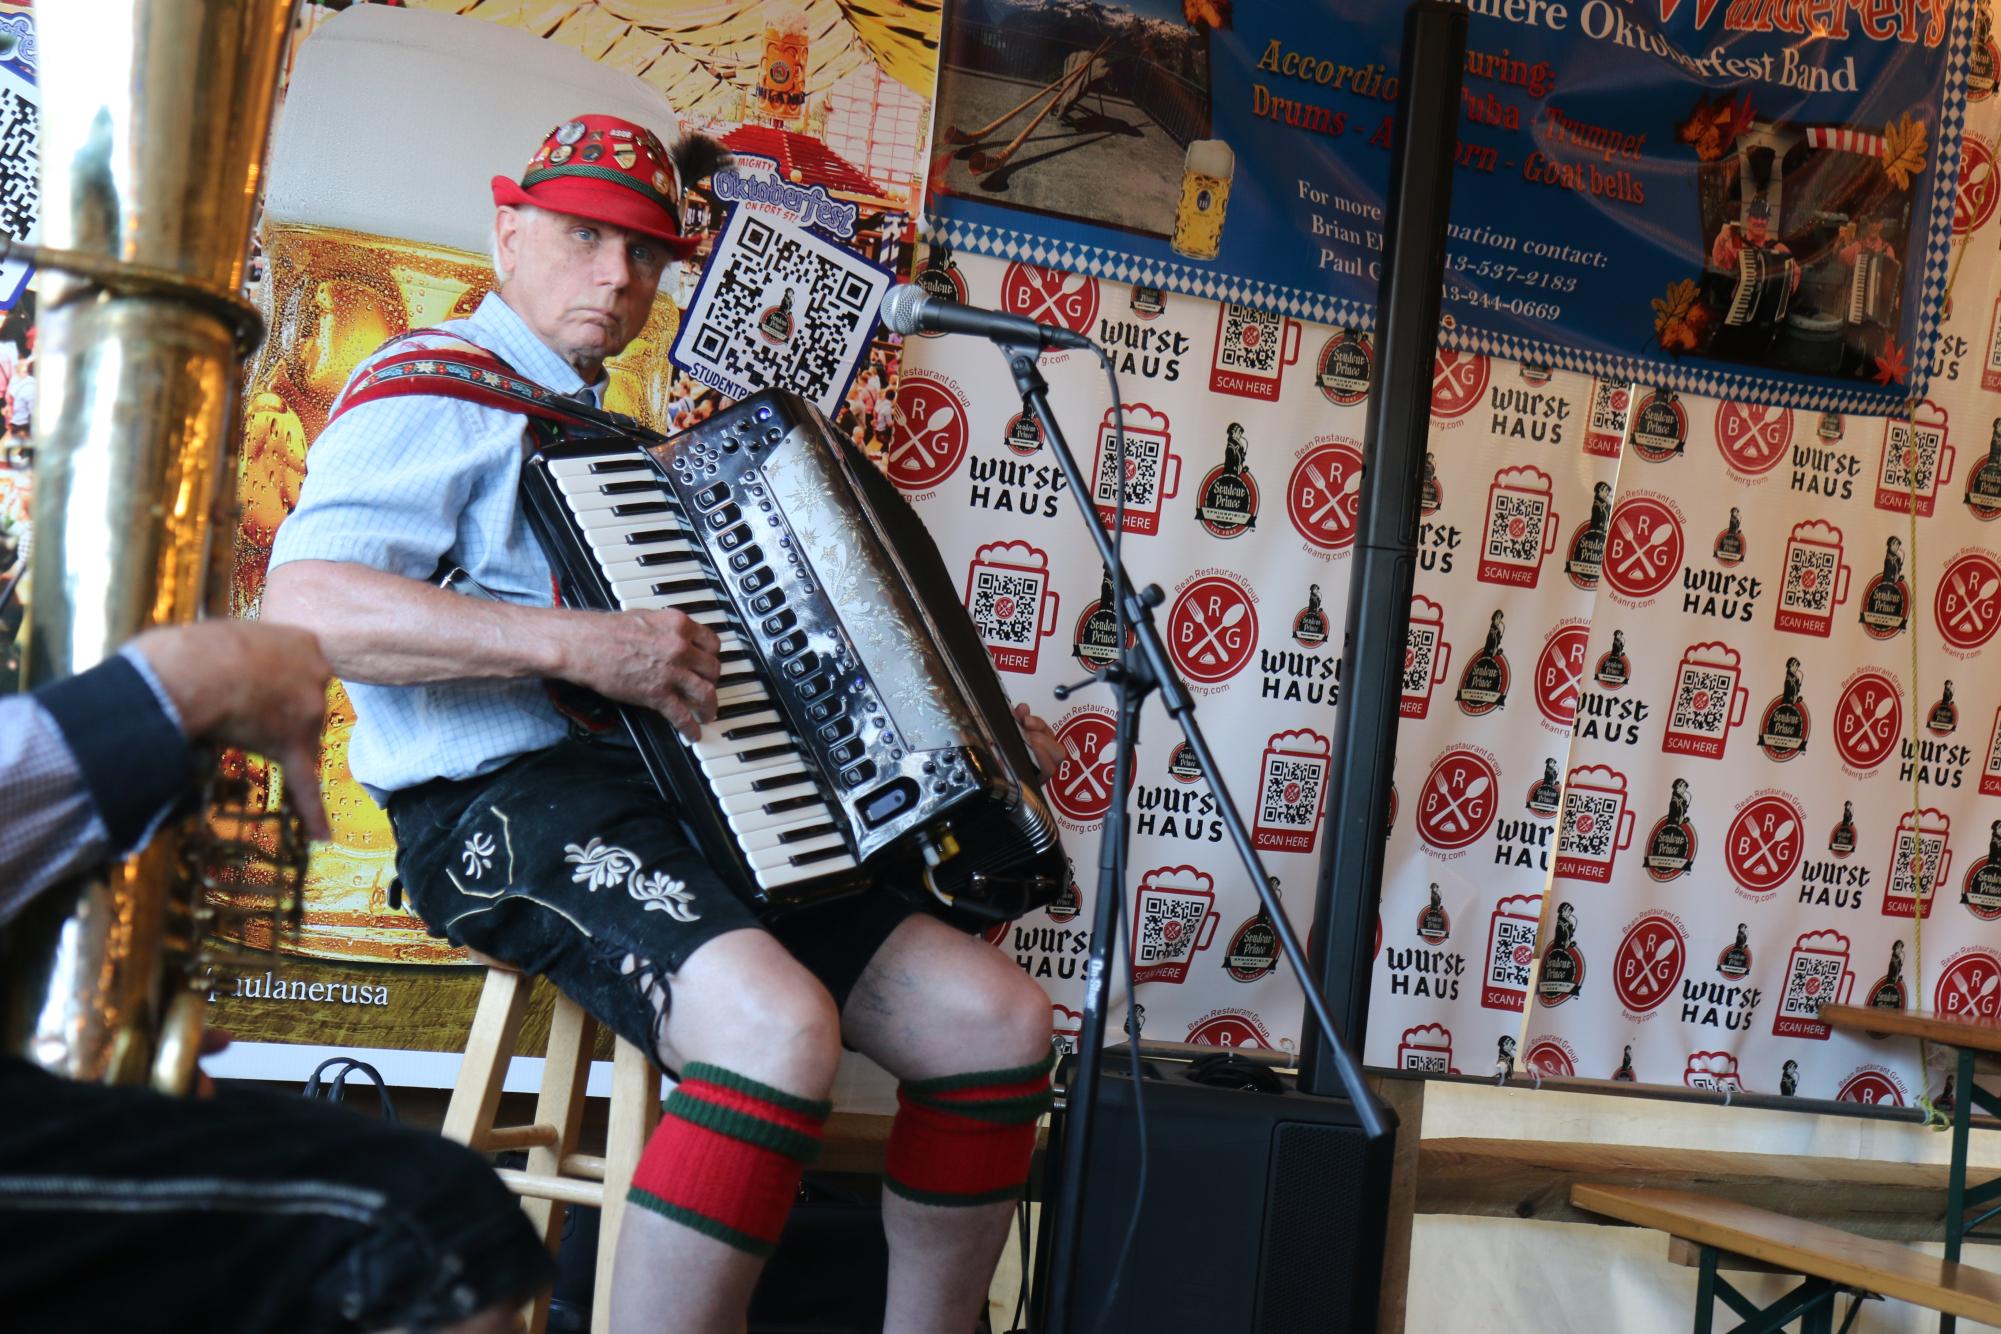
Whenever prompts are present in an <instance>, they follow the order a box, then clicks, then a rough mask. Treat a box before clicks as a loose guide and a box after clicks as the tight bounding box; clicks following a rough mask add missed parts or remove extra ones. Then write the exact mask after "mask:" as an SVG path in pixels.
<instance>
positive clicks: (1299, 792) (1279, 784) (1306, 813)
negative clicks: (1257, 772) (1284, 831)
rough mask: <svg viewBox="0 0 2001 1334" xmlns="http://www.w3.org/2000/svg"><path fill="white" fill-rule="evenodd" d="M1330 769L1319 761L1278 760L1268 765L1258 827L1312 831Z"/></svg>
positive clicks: (1259, 801) (1273, 760)
mask: <svg viewBox="0 0 2001 1334" xmlns="http://www.w3.org/2000/svg"><path fill="white" fill-rule="evenodd" d="M1326 772H1327V766H1326V765H1324V764H1322V763H1320V762H1318V761H1315V760H1288V759H1285V758H1283V757H1279V756H1274V757H1273V758H1272V759H1270V760H1268V761H1267V762H1266V763H1265V785H1264V792H1263V794H1262V795H1261V796H1260V797H1259V799H1258V823H1259V824H1261V825H1283V826H1288V827H1290V828H1293V829H1311V828H1312V827H1313V820H1314V816H1315V814H1316V812H1318V811H1319V809H1320V783H1321V780H1322V778H1323V777H1325V775H1326Z"/></svg>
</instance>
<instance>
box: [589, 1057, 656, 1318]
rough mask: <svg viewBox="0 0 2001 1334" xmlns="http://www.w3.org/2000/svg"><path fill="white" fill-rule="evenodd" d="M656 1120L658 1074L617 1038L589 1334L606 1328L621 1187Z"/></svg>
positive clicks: (629, 1177) (620, 1217) (627, 1181)
mask: <svg viewBox="0 0 2001 1334" xmlns="http://www.w3.org/2000/svg"><path fill="white" fill-rule="evenodd" d="M659 1122H660V1072H659V1071H658V1070H656V1069H654V1068H653V1062H652V1061H650V1060H648V1059H647V1057H646V1053H645V1052H642V1051H641V1050H639V1048H637V1047H635V1046H633V1045H632V1044H631V1043H629V1042H626V1041H623V1040H620V1041H619V1042H618V1043H617V1044H616V1046H615V1047H614V1049H613V1052H612V1061H611V1126H610V1129H609V1130H608V1131H607V1133H606V1135H605V1151H604V1207H603V1211H602V1212H601V1213H600V1214H599V1216H598V1271H597V1275H596V1283H595V1293H594V1295H593V1297H592V1299H591V1334H608V1332H609V1331H610V1329H611V1271H612V1267H613V1265H614V1264H615V1263H616V1261H617V1258H618V1231H619V1225H620V1224H621V1223H622V1222H624V1220H625V1191H626V1188H627V1187H628V1186H630V1185H631V1184H632V1174H633V1172H634V1171H635V1170H637V1169H638V1167H639V1155H640V1152H641V1151H642V1150H643V1149H645V1147H646V1140H647V1137H648V1136H650V1135H651V1134H652V1133H653V1127H654V1126H656V1125H658V1124H659Z"/></svg>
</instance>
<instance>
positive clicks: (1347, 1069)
mask: <svg viewBox="0 0 2001 1334" xmlns="http://www.w3.org/2000/svg"><path fill="white" fill-rule="evenodd" d="M999 346H1000V349H1001V351H1002V352H1003V353H1004V354H1005V355H1006V357H1007V365H1008V370H1009V371H1010V372H1012V373H1013V375H1014V383H1015V387H1016V388H1017V389H1019V390H1020V391H1021V395H1022V398H1023V400H1024V401H1025V402H1026V403H1028V404H1029V405H1030V406H1031V407H1032V408H1033V409H1034V411H1035V416H1036V419H1037V420H1038V421H1040V422H1041V423H1042V430H1043V438H1044V439H1045V440H1047V441H1048V443H1049V448H1050V452H1051V453H1052V454H1053V455H1054V457H1055V459H1056V462H1057V465H1058V466H1059V467H1060V468H1062V470H1063V478H1064V481H1065V482H1067V483H1068V484H1069V487H1070V494H1071V495H1072V496H1073V497H1074V498H1075V499H1076V501H1077V504H1078V505H1079V506H1080V507H1081V508H1082V510H1083V512H1084V526H1085V527H1086V528H1088V529H1089V530H1090V533H1091V540H1092V541H1093V542H1095V543H1096V544H1097V547H1098V557H1099V559H1100V560H1102V561H1103V562H1104V566H1105V569H1106V570H1108V571H1109V572H1110V573H1111V576H1112V587H1113V590H1114V593H1113V595H1114V597H1115V598H1116V599H1117V601H1118V605H1119V606H1120V608H1121V609H1122V610H1123V612H1124V620H1125V623H1126V625H1127V626H1128V627H1129V628H1130V629H1131V630H1132V632H1133V634H1134V637H1135V641H1136V642H1135V644H1134V646H1133V647H1134V648H1137V650H1138V652H1137V653H1135V652H1134V651H1133V649H1132V648H1127V647H1126V646H1125V645H1124V644H1123V642H1122V643H1121V645H1120V655H1119V659H1118V661H1117V662H1114V663H1111V664H1109V665H1107V666H1106V668H1105V670H1104V671H1103V673H1102V674H1101V675H1100V676H1099V678H1098V679H1099V680H1100V681H1102V682H1103V683H1104V684H1105V685H1106V686H1108V687H1110V688H1111V690H1112V692H1113V693H1114V695H1116V696H1117V698H1118V725H1117V733H1116V741H1115V743H1114V750H1113V759H1112V797H1111V806H1110V807H1109V808H1108V809H1107V811H1106V813H1105V832H1104V837H1103V839H1102V840H1101V841H1100V843H1099V845H1098V901H1097V904H1096V906H1095V910H1094V914H1093V917H1092V923H1091V949H1090V955H1089V958H1088V960H1087V962H1086V965H1085V970H1084V1021H1083V1030H1082V1032H1081V1033H1080V1034H1079V1035H1078V1038H1077V1058H1076V1061H1075V1062H1074V1063H1073V1065H1072V1066H1071V1076H1070V1081H1069V1083H1068V1084H1067V1085H1066V1087H1065V1089H1064V1129H1063V1166H1062V1178H1061V1180H1062V1188H1061V1191H1060V1193H1059V1195H1058V1199H1057V1205H1056V1209H1057V1213H1056V1226H1055V1230H1054V1232H1053V1234H1052V1238H1053V1240H1052V1247H1051V1250H1052V1253H1051V1256H1050V1269H1049V1281H1050V1292H1049V1300H1048V1302H1047V1303H1046V1304H1045V1311H1046V1314H1047V1323H1046V1325H1045V1328H1044V1331H1043V1334H1066V1332H1067V1331H1068V1329H1069V1325H1070V1305H1071V1292H1072V1291H1073V1289H1074V1287H1075V1281H1076V1257H1077V1238H1076V1227H1077V1220H1078V1219H1080V1218H1081V1217H1083V1201H1084V1178H1085V1166H1086V1164H1087V1163H1088V1161H1089V1160H1090V1156H1091V1132H1092V1129H1093V1126H1092V1121H1093V1119H1094V1112H1095V1108H1096V1102H1097V1097H1098V1082H1099V1071H1100V1067H1101V1066H1102V1064H1103V1061H1104V1046H1105V1019H1106V1015H1105V999H1106V988H1107V986H1108V985H1109V983H1110V981H1111V969H1112V963H1113V949H1112V943H1113V941H1114V940H1116V939H1117V936H1118V930H1119V923H1120V922H1121V920H1122V917H1123V909H1122V906H1121V905H1122V903H1123V899H1124V893H1125V885H1124V880H1123V875H1124V871H1125V864H1126V851H1127V848H1128V845H1129V844H1130V842H1131V839H1132V830H1131V827H1130V825H1129V824H1128V822H1127V819H1126V789H1127V785H1128V784H1129V782H1130V781H1131V778H1132V770H1133V748H1134V746H1135V745H1136V744H1137V743H1138V740H1139V716H1140V706H1141V705H1143V704H1144V703H1145V702H1146V697H1147V696H1148V695H1149V694H1151V693H1152V692H1153V691H1156V690H1158V691H1159V692H1160V698H1161V703H1162V704H1163V705H1164V706H1165V707H1166V709H1167V712H1168V714H1169V715H1170V716H1171V717H1173V719H1174V720H1175V721H1176V722H1178V723H1180V724H1181V734H1182V736H1183V737H1185V738H1186V739H1187V741H1188V747H1189V749H1190V750H1191V751H1192V752H1193V753H1194V755H1195V761H1196V764H1197V765H1198V766H1199V767H1200V769H1201V771H1202V776H1203V777H1204V778H1205V779H1207V780H1208V783H1209V790H1210V791H1211V792H1213V793H1214V794H1215V796H1216V801H1217V804H1218V806H1219V808H1220V813H1221V815H1222V818H1223V826H1224V828H1225V829H1227V830H1228V831H1229V835H1230V842H1231V843H1232V844H1233V845H1234V846H1235V848H1236V850H1237V856H1238V858H1239V859H1240V860H1241V861H1242V862H1243V865H1244V871H1245V873H1246V874H1247V875H1248V876H1249V877H1250V881H1251V886H1252V888H1254V889H1255V890H1256V891H1257V893H1258V897H1259V899H1260V900H1262V901H1263V903H1264V906H1265V911H1266V913H1267V914H1269V916H1270V918H1271V921H1272V925H1273V926H1274V927H1275V928H1276V929H1277V932H1278V939H1279V945H1280V947H1281V948H1282V949H1283V950H1284V951H1285V958H1286V962H1288V963H1290V964H1291V965H1292V971H1293V975H1294V976H1295V977H1297V978H1298V979H1299V983H1300V989H1301V990H1302V991H1304V992H1305V993H1306V1001H1307V1006H1308V1008H1309V1010H1310V1011H1311V1013H1312V1015H1313V1016H1314V1017H1315V1018H1316V1019H1318V1021H1319V1032H1320V1035H1321V1037H1322V1039H1323V1040H1324V1042H1325V1043H1326V1045H1327V1046H1328V1047H1329V1048H1330V1049H1331V1052H1332V1055H1333V1060H1334V1064H1335V1068H1336V1070H1337V1071H1338V1072H1339V1074H1340V1078H1341V1084H1342V1087H1343V1089H1344V1090H1345V1091H1346V1092H1347V1095H1348V1099H1349V1101H1350V1102H1352V1103H1353V1104H1354V1107H1355V1115H1356V1119H1357V1120H1358V1121H1359V1122H1360V1123H1361V1127H1362V1130H1363V1132H1364V1134H1366V1135H1367V1136H1368V1138H1369V1139H1370V1140H1372V1141H1373V1140H1379V1139H1381V1138H1383V1137H1384V1136H1386V1135H1390V1134H1393V1133H1394V1131H1395V1126H1396V1117H1395V1115H1394V1114H1393V1113H1391V1112H1390V1111H1389V1109H1388V1108H1386V1107H1384V1106H1383V1105H1382V1103H1381V1102H1380V1101H1378V1100H1377V1098H1376V1096H1375V1094H1374V1093H1372V1092H1371V1091H1370V1090H1369V1087H1368V1085H1367V1084H1366V1083H1364V1082H1363V1079H1362V1067H1361V1064H1360V1062H1359V1061H1357V1060H1356V1058H1355V1054H1354V1053H1353V1052H1352V1051H1350V1050H1349V1048H1348V1044H1347V1043H1346V1042H1345V1041H1343V1040H1342V1037H1341V1030H1340V1028H1339V1027H1338V1026H1337V1025H1336V1024H1335V1022H1334V1019H1333V1016H1332V1015H1331V1014H1330V1013H1329V1012H1328V1009H1327V1002H1326V1000H1325V998H1324V997H1322V996H1321V994H1320V992H1319V990H1318V989H1317V988H1316V987H1315V986H1314V984H1313V983H1314V978H1315V976H1316V975H1315V974H1314V973H1313V971H1312V970H1311V968H1310V967H1309V965H1308V963H1307V959H1306V953H1305V951H1304V950H1303V949H1302V948H1301V947H1300V943H1299V936H1298V934H1297V933H1296V932H1295V931H1294V930H1293V929H1292V923H1291V922H1290V921H1288V920H1287V918H1286V915H1285V908H1284V907H1283V905H1281V904H1280V903H1279V901H1278V895H1277V894H1276V893H1274V892H1273V891H1272V889H1271V885H1270V881H1269V880H1268V879H1267V877H1266V875H1265V871H1264V865H1263V861H1262V859H1261V858H1260V857H1259V856H1258V852H1257V848H1256V847H1255V846H1254V845H1253V844H1252V843H1251V836H1250V833H1249V831H1247V830H1246V829H1245V828H1244V817H1243V816H1242V815H1241V814H1240V813H1239V812H1238V810H1237V806H1236V803H1235V802H1234V801H1232V800H1231V798H1230V793H1229V789H1228V787H1227V786H1226V785H1225V784H1224V782H1223V775H1222V772H1221V771H1220V770H1219V769H1218V768H1217V767H1216V758H1215V756H1214V755H1213V754H1211V753H1210V750H1209V743H1208V742H1207V741H1206V740H1205V739H1204V738H1203V736H1202V729H1201V728H1200V727H1198V726H1197V725H1196V723H1195V701H1194V700H1193V699H1192V698H1190V697H1189V694H1188V688H1187V687H1186V686H1185V685H1183V684H1182V681H1181V678H1180V677H1179V676H1178V675H1176V673H1175V670H1174V665H1173V663H1172V662H1171V661H1170V660H1169V658H1168V656H1167V645H1166V644H1165V643H1164V642H1163V641H1162V640H1161V637H1160V629H1159V627H1158V626H1157V625H1155V624H1154V619H1153V609H1154V608H1155V607H1157V606H1159V605H1160V604H1161V602H1162V601H1163V600H1164V595H1163V594H1162V593H1161V591H1160V589H1159V587H1158V586H1156V585H1152V584H1149V585H1148V586H1147V587H1145V588H1143V589H1136V588H1134V586H1133V583H1132V580H1131V579H1130V578H1129V577H1128V576H1127V574H1126V571H1125V568H1124V566H1123V565H1122V564H1121V562H1120V561H1119V558H1118V552H1117V550H1116V549H1115V548H1114V546H1113V544H1112V538H1111V535H1110V534H1109V533H1107V532H1106V531H1105V527H1104V525H1103V524H1102V523H1100V522H1099V520H1098V514H1097V511H1096V510H1095V509H1094V508H1093V505H1092V501H1091V498H1090V494H1089V492H1088V490H1087V488H1086V485H1085V482H1084V477H1083V474H1082V473H1081V472H1079V471H1078V468H1077V459H1076V457H1075V456H1074V455H1073V454H1072V453H1071V452H1070V445H1069V442H1068V441H1066V440H1065V439H1064V438H1063V429H1062V427H1060V426H1058V425H1057V423H1056V414H1055V413H1054V412H1053V411H1052V410H1051V409H1050V406H1049V385H1048V382H1047V381H1045V380H1044V379H1043V378H1042V371H1041V368H1040V367H1039V366H1037V364H1036V360H1037V358H1038V357H1039V356H1040V355H1041V353H1042V349H1041V347H1040V346H1039V345H1038V344H1036V343H1029V342H1001V343H1000V344H999ZM1099 356H1100V359H1102V358H1103V356H1104V354H1103V353H1102V352H1100V353H1099ZM1121 484H1123V483H1121ZM1094 684H1095V683H1094ZM1065 693H1067V692H1065ZM1132 1040H1133V1041H1134V1042H1135V1043H1137V1042H1138V1041H1139V1033H1138V1032H1137V1031H1135V1032H1134V1033H1133V1034H1132Z"/></svg>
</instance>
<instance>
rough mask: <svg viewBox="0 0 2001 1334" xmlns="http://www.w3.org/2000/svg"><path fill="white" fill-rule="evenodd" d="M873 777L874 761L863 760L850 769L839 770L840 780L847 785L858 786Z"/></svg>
mask: <svg viewBox="0 0 2001 1334" xmlns="http://www.w3.org/2000/svg"><path fill="white" fill-rule="evenodd" d="M874 777H875V761H874V760H863V761H862V762H861V763H860V764H857V765H856V766H855V767H854V768H852V769H843V770H841V782H842V783H843V784H845V785H846V786H848V787H860V786H861V785H862V784H863V783H866V782H868V780H869V779H871V778H874Z"/></svg>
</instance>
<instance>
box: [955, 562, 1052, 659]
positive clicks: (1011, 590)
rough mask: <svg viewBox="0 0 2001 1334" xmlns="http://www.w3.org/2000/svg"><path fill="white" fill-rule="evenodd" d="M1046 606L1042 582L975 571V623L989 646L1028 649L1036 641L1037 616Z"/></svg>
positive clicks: (1006, 573)
mask: <svg viewBox="0 0 2001 1334" xmlns="http://www.w3.org/2000/svg"><path fill="white" fill-rule="evenodd" d="M1041 606H1042V581H1041V580H1040V579H1037V578H1036V577H1035V576H1033V575H1027V574H1015V573H1010V572H1009V571H1007V570H994V569H975V570H974V571H973V605H972V613H973V624H975V625H977V626H979V627H980V638H981V640H982V641H984V642H986V643H988V644H1003V645H1009V646H1012V647H1014V648H1027V647H1028V646H1029V645H1030V644H1032V643H1034V642H1035V621H1036V613H1037V612H1038V611H1039V610H1040V608H1041Z"/></svg>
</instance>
